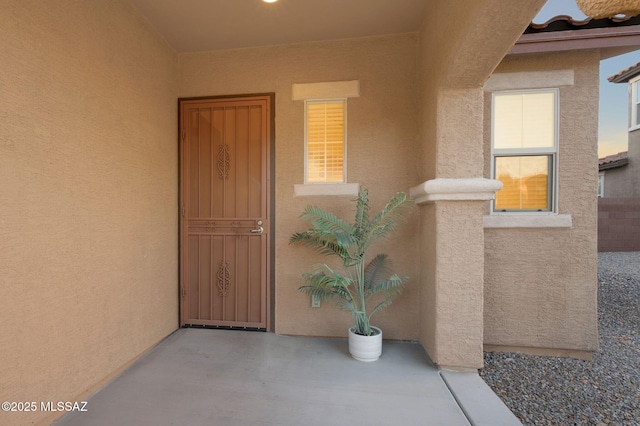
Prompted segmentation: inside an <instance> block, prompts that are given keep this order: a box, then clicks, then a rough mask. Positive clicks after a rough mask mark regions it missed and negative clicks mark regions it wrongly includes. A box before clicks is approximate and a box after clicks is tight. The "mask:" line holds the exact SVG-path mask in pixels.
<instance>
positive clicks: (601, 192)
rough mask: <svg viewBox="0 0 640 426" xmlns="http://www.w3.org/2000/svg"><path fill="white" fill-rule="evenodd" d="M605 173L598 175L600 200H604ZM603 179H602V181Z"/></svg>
mask: <svg viewBox="0 0 640 426" xmlns="http://www.w3.org/2000/svg"><path fill="white" fill-rule="evenodd" d="M604 173H605V172H604V171H602V172H599V173H598V192H600V194H599V195H598V197H599V198H604ZM600 178H602V179H600Z"/></svg>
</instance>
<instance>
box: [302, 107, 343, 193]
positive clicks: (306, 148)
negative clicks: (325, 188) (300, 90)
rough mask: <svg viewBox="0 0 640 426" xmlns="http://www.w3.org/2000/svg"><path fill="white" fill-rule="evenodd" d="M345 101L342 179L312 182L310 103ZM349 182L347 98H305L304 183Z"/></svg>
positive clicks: (332, 183) (327, 183)
mask: <svg viewBox="0 0 640 426" xmlns="http://www.w3.org/2000/svg"><path fill="white" fill-rule="evenodd" d="M336 102H342V103H343V123H342V127H343V129H342V131H343V136H342V180H341V181H333V182H310V181H309V138H308V136H309V132H308V125H309V115H308V106H309V104H327V103H336ZM345 183H347V98H346V97H344V98H311V99H305V100H304V184H305V185H336V184H345Z"/></svg>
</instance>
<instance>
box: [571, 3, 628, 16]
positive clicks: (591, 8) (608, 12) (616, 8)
mask: <svg viewBox="0 0 640 426" xmlns="http://www.w3.org/2000/svg"><path fill="white" fill-rule="evenodd" d="M576 4H577V5H578V7H579V8H580V10H581V11H582V12H583V13H584V14H585V15H587V16H589V17H591V18H595V19H600V18H611V17H612V16H615V15H627V16H635V15H638V14H640V4H638V0H576Z"/></svg>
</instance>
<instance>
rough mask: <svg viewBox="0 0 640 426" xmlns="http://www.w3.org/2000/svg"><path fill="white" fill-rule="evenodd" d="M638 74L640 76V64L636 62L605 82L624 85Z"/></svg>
mask: <svg viewBox="0 0 640 426" xmlns="http://www.w3.org/2000/svg"><path fill="white" fill-rule="evenodd" d="M638 74H640V62H637V63H635V64H633V65H631V66H630V67H627V68H625V69H623V70H622V71H618V72H617V73H616V74H614V75H612V76H610V77H607V80H609V81H610V82H612V83H626V82H627V81H629V80H631V79H632V78H633V77H635V76H636V75H638Z"/></svg>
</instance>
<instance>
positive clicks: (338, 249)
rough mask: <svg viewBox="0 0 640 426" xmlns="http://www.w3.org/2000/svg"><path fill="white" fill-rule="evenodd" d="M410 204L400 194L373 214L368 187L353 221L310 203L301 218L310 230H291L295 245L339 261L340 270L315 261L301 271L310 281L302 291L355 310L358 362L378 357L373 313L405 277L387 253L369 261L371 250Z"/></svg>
mask: <svg viewBox="0 0 640 426" xmlns="http://www.w3.org/2000/svg"><path fill="white" fill-rule="evenodd" d="M412 205H413V201H411V200H408V199H407V196H406V194H405V193H403V192H400V193H398V194H396V195H395V196H394V197H393V198H391V200H390V201H389V202H388V203H387V205H386V206H385V207H384V209H382V211H381V212H379V213H377V214H376V215H374V216H373V217H371V216H370V215H369V198H368V191H367V190H366V189H362V190H360V192H359V194H358V199H357V200H356V213H355V220H354V223H349V222H346V221H344V220H342V219H340V218H338V217H337V216H336V215H334V214H333V213H330V212H327V211H325V210H323V209H321V208H319V207H315V206H308V207H307V208H306V209H305V210H304V212H303V213H302V214H301V215H300V218H301V219H303V220H305V221H308V222H310V224H311V228H309V229H308V230H306V231H304V232H298V233H295V234H293V235H292V236H291V238H290V240H289V242H290V243H291V244H297V245H302V246H307V247H310V248H312V249H314V250H316V251H317V252H319V253H320V254H322V255H325V256H333V257H337V258H338V259H339V260H340V262H341V264H342V265H341V268H340V269H339V270H338V269H337V268H332V267H330V266H329V265H328V264H326V263H323V264H318V265H315V266H314V267H313V269H312V271H311V272H308V273H305V274H303V278H304V280H305V282H306V285H303V286H301V287H300V288H299V290H300V291H301V292H303V293H305V294H306V295H308V296H311V297H314V298H317V299H318V300H319V301H320V302H322V301H326V300H333V301H334V302H335V303H336V305H337V306H339V307H341V308H342V309H345V310H347V311H349V312H351V314H352V316H353V317H354V318H355V326H353V327H351V328H350V329H349V352H350V353H351V355H352V356H353V357H354V358H355V359H357V360H360V361H375V360H377V359H378V358H379V357H380V355H381V353H382V330H380V329H379V328H377V327H373V326H372V325H371V323H370V320H371V316H372V315H373V314H375V313H376V312H378V311H380V310H381V309H383V308H385V307H387V306H389V305H390V304H391V302H392V301H393V299H394V298H395V297H396V296H398V295H399V294H400V292H401V291H402V287H403V285H404V283H405V282H406V280H407V277H400V276H398V275H397V274H395V273H393V272H392V271H391V261H390V260H389V257H388V256H387V255H386V254H378V255H376V256H374V257H373V258H372V259H371V260H370V261H369V258H368V250H369V248H370V247H371V245H372V244H373V243H374V242H375V241H376V240H378V239H380V238H383V237H385V236H387V235H389V234H390V233H391V232H392V231H393V230H394V229H396V227H397V225H398V223H399V220H400V219H401V218H402V217H403V213H404V211H405V210H406V209H407V208H408V207H410V206H412ZM369 303H371V304H372V305H373V306H369V305H368V304H369Z"/></svg>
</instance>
